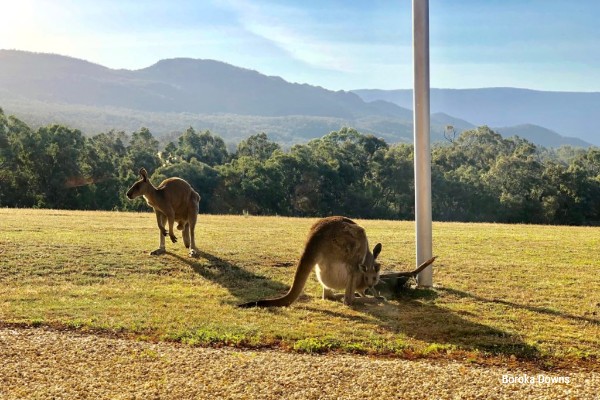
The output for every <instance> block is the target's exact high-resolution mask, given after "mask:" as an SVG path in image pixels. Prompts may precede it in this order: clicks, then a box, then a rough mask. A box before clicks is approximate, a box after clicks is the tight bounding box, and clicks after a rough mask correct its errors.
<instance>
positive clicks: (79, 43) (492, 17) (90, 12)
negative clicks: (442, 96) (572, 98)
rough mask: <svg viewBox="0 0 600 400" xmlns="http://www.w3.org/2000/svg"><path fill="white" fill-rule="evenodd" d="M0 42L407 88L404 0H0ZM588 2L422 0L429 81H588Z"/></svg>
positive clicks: (93, 56)
mask: <svg viewBox="0 0 600 400" xmlns="http://www.w3.org/2000/svg"><path fill="white" fill-rule="evenodd" d="M0 10H1V17H0V49H17V50H26V51H34V52H43V53H55V54H61V55H66V56H71V57H75V58H80V59H84V60H88V61H91V62H93V63H97V64H101V65H103V66H106V67H109V68H114V69H121V68H124V69H141V68H145V67H148V66H150V65H152V64H154V63H156V62H157V61H159V60H161V59H166V58H177V57H186V58H198V59H213V60H218V61H223V62H226V63H229V64H232V65H235V66H238V67H243V68H248V69H253V70H256V71H258V72H260V73H263V74H266V75H275V76H280V77H282V78H283V79H285V80H287V81H289V82H296V83H307V84H310V85H316V86H322V87H324V88H326V89H330V90H354V89H405V88H410V87H412V84H413V71H412V68H413V67H412V2H411V0H395V1H385V0H369V1H367V0H355V1H353V0H344V1H342V0H340V1H329V0H296V1H285V0H280V1H274V0H248V1H243V0H204V1H202V0H183V1H179V0H146V1H143V0H138V1H133V0H0ZM598 17H600V1H598V0H577V1H566V0H460V1H459V0H430V1H429V19H430V85H431V87H435V88H456V89H463V88H482V87H519V88H529V89H537V90H551V91H586V92H590V91H593V92H599V91H600V24H599V23H598Z"/></svg>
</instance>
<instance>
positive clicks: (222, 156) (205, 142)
mask: <svg viewBox="0 0 600 400" xmlns="http://www.w3.org/2000/svg"><path fill="white" fill-rule="evenodd" d="M178 143H179V144H178V151H177V154H178V155H179V156H180V157H181V158H182V159H183V160H185V161H190V160H191V159H192V158H196V159H197V160H198V161H201V162H203V163H205V164H208V165H210V166H211V167H214V166H215V165H222V164H224V163H225V162H226V161H227V159H228V157H229V155H228V153H227V147H226V146H225V142H224V141H223V139H221V138H220V137H218V136H213V135H212V134H211V133H210V131H205V132H204V133H201V134H198V133H196V131H195V130H194V128H192V127H190V128H188V129H187V130H186V131H185V132H184V134H183V135H181V136H180V137H179V142H178Z"/></svg>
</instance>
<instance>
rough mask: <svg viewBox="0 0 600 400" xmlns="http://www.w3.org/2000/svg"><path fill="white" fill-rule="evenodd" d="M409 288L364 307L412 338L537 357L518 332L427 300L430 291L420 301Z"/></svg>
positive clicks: (393, 329) (382, 325)
mask: <svg viewBox="0 0 600 400" xmlns="http://www.w3.org/2000/svg"><path fill="white" fill-rule="evenodd" d="M417 290H418V289H417ZM412 291H414V289H411V290H408V291H407V292H408V293H407V294H403V295H400V296H399V297H398V298H397V299H395V300H394V301H390V302H387V303H385V304H381V305H379V306H376V307H364V308H363V309H364V311H365V313H368V314H370V315H371V316H373V317H375V319H376V320H377V321H378V322H377V323H378V325H379V328H380V329H384V330H388V331H390V332H393V333H395V334H400V335H406V336H407V337H410V338H412V339H416V340H421V341H424V342H428V343H432V344H433V343H435V344H443V345H454V346H456V347H458V348H460V349H463V350H468V351H473V350H477V351H481V352H485V353H488V354H493V355H508V356H510V355H514V356H516V357H519V358H521V359H537V358H539V357H540V352H539V349H538V348H537V347H535V346H532V345H530V344H527V343H525V342H523V340H522V339H521V338H520V337H519V336H518V335H515V334H513V333H510V332H507V331H504V330H502V329H498V328H495V327H492V326H488V325H485V324H483V323H481V322H477V318H478V316H477V315H476V314H474V313H471V312H468V311H452V310H449V309H447V308H445V307H440V306H438V305H436V304H435V302H433V301H430V299H431V297H435V296H432V295H431V294H424V297H423V298H424V299H425V300H424V301H423V300H422V299H420V297H421V295H420V294H419V293H411V292H412ZM423 292H430V291H428V290H425V291H423Z"/></svg>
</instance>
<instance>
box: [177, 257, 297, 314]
mask: <svg viewBox="0 0 600 400" xmlns="http://www.w3.org/2000/svg"><path fill="white" fill-rule="evenodd" d="M167 254H168V255H169V256H171V257H173V258H176V259H178V260H179V261H181V262H184V263H186V264H188V265H189V266H190V267H191V268H192V269H193V270H194V271H195V272H196V273H197V274H198V275H200V276H202V277H203V278H205V279H208V280H210V281H212V282H214V283H216V284H218V285H220V286H222V287H224V288H226V289H227V290H228V291H229V292H230V293H231V294H232V295H233V296H234V297H236V299H237V300H236V302H237V301H239V302H246V301H250V300H253V298H251V296H256V294H254V295H253V294H252V291H250V290H249V288H251V287H261V288H262V289H264V290H265V291H268V292H275V293H277V292H283V291H285V290H287V289H288V287H287V286H286V285H284V284H282V283H281V282H277V281H274V280H271V279H269V278H267V277H265V276H263V275H258V274H254V273H252V272H249V271H247V270H245V269H243V268H240V267H239V266H237V265H235V264H233V263H231V262H229V261H227V260H225V259H223V258H220V257H217V256H215V255H213V254H210V253H206V252H203V251H198V255H199V258H203V259H205V260H207V261H208V262H209V265H205V264H203V263H200V262H199V261H198V259H193V258H188V257H182V256H180V255H178V254H175V253H171V252H167ZM233 303H235V302H232V304H233Z"/></svg>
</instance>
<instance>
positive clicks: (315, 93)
mask: <svg viewBox="0 0 600 400" xmlns="http://www.w3.org/2000/svg"><path fill="white" fill-rule="evenodd" d="M466 92H468V91H456V92H453V93H452V95H453V96H454V95H456V96H459V97H458V98H459V99H460V101H461V102H463V103H464V104H461V107H458V106H457V105H456V104H454V102H455V101H458V100H455V99H456V97H451V96H449V95H442V94H443V93H446V91H439V90H436V89H433V90H432V112H433V113H432V115H431V137H432V140H443V132H444V129H445V127H446V126H447V125H452V126H453V127H454V128H455V130H456V131H458V132H460V131H462V130H464V129H470V128H472V127H474V126H476V125H483V124H486V125H489V126H492V127H493V126H501V127H505V128H501V129H498V131H499V132H500V133H503V134H504V135H507V136H511V135H518V136H521V137H524V138H526V139H529V140H532V141H533V142H535V143H537V144H541V145H544V146H553V147H554V146H559V145H563V144H570V145H575V146H589V145H590V143H593V144H596V145H598V144H600V139H598V137H597V135H596V136H594V132H593V131H591V130H590V131H587V130H586V127H588V126H589V125H591V123H592V121H593V119H592V118H591V115H587V114H586V115H584V113H582V110H587V109H589V110H590V111H591V110H593V109H597V107H596V101H597V100H596V99H598V101H600V94H586V93H570V94H565V96H567V95H568V96H570V97H568V96H567V97H568V100H569V101H564V102H563V104H562V105H563V107H562V113H561V114H562V116H563V118H562V122H561V123H560V124H559V123H558V122H557V120H560V118H558V117H559V116H557V115H556V114H557V111H556V109H555V108H552V109H548V114H549V115H548V116H547V118H546V119H544V113H543V112H542V110H543V109H544V105H546V107H547V104H549V103H548V102H547V101H546V100H545V99H547V98H552V99H554V98H555V97H556V96H557V94H556V93H553V92H534V94H535V96H533V97H532V96H529V97H526V99H529V100H527V101H525V100H522V101H520V102H517V101H516V100H515V98H516V99H517V100H518V99H519V98H522V97H523V92H521V91H519V90H518V89H485V90H483V89H482V90H481V91H480V92H476V93H475V94H477V96H475V95H474V94H473V93H470V92H469V93H466ZM461 93H462V94H461ZM465 93H466V94H471V96H467V95H466V94H465ZM527 93H529V92H527ZM586 95H588V96H587V97H586ZM595 95H597V96H595ZM460 96H462V97H460ZM440 98H442V99H444V98H445V99H450V100H448V101H446V103H444V102H443V101H442V102H440V101H438V100H439V99H440ZM482 98H483V100H482ZM407 99H409V101H407ZM411 99H412V93H411V91H410V90H408V91H404V90H400V91H378V90H357V91H353V92H349V91H331V90H327V89H325V88H322V87H317V86H311V85H307V84H297V83H290V82H286V81H285V80H283V79H282V78H280V77H275V76H266V75H263V74H261V73H259V72H257V71H253V70H249V69H244V68H239V67H235V66H232V65H229V64H225V63H222V62H219V61H214V60H198V59H189V58H178V59H168V60H161V61H159V62H157V63H156V64H154V65H152V66H149V67H147V68H143V69H139V70H124V69H118V70H116V69H110V68H106V67H103V66H101V65H98V64H93V63H90V62H87V61H84V60H79V59H75V58H71V57H66V56H60V55H55V54H44V53H30V52H23V51H17V50H0V107H2V108H3V109H4V111H5V113H7V114H14V115H15V116H17V117H18V118H20V119H22V120H24V121H25V122H27V123H28V124H30V125H32V126H39V125H46V124H48V123H54V122H56V123H62V124H66V125H69V126H72V127H75V128H78V129H80V130H82V131H83V132H85V133H87V134H96V133H99V132H103V131H108V130H111V129H116V130H125V131H133V130H136V129H139V128H140V127H142V126H145V127H147V128H149V129H150V131H151V132H152V133H154V134H155V135H156V136H167V137H170V136H173V135H176V134H177V132H182V131H184V130H185V129H186V128H187V127H189V126H193V127H194V128H195V129H197V130H205V129H209V130H211V132H213V133H215V134H218V135H220V136H222V137H223V138H224V139H225V140H227V141H229V142H236V141H239V140H241V139H243V138H245V137H247V136H249V135H251V134H255V133H259V132H266V133H267V134H269V136H270V137H271V138H272V139H273V140H276V141H279V142H281V143H282V144H284V145H291V144H293V143H297V142H302V141H306V140H309V139H311V138H314V137H320V136H323V135H324V134H326V133H328V132H330V131H332V130H338V129H339V128H341V127H343V126H351V127H354V128H356V129H357V130H359V131H361V132H363V133H372V134H375V135H377V136H379V137H382V138H384V139H385V140H386V141H388V142H390V143H393V142H410V141H411V140H412V134H413V133H412V111H411V110H410V107H411V101H412V100H411ZM540 99H541V100H540ZM542 100H543V101H542ZM559 100H560V99H558V100H553V101H559ZM448 102H449V105H448ZM527 102H529V103H528V104H526V103H527ZM474 103H476V104H474ZM484 105H485V107H484ZM501 106H502V107H501ZM511 107H512V108H511ZM573 107H575V108H576V109H575V110H571V108H573ZM586 107H587V108H586ZM515 109H518V114H517V112H516V110H515ZM507 110H509V111H510V112H509V111H507ZM528 110H529V111H530V113H531V118H530V119H527V118H526V117H527V113H528ZM478 111H479V112H478ZM494 111H496V112H494ZM511 113H514V115H513V114H511ZM583 117H586V118H587V119H588V122H586V121H581V120H578V122H577V123H575V122H572V123H570V124H569V120H570V119H580V118H583ZM586 124H587V125H586ZM569 127H570V128H569ZM550 128H551V129H550ZM567 128H569V129H567ZM557 132H560V133H564V132H567V133H568V134H569V135H571V134H573V132H576V133H577V134H576V135H575V134H573V135H574V136H579V138H569V137H564V136H562V135H561V134H559V133H557ZM581 139H585V141H584V140H581Z"/></svg>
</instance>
